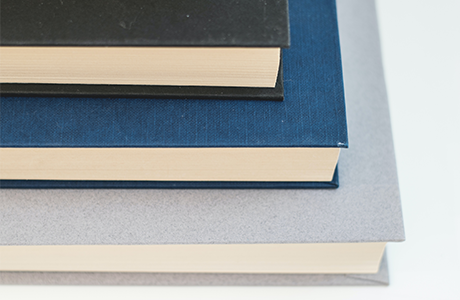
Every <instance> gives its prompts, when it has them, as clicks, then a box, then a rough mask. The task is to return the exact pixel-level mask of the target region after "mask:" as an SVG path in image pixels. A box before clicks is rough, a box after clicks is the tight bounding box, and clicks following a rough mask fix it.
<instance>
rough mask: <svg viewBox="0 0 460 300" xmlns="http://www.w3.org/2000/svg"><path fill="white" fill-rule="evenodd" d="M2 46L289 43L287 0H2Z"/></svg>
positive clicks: (249, 44)
mask: <svg viewBox="0 0 460 300" xmlns="http://www.w3.org/2000/svg"><path fill="white" fill-rule="evenodd" d="M1 5H2V10H1V15H0V16H1V21H0V25H1V27H2V34H1V37H0V44H1V45H2V46H26V45H27V46H161V47H169V46H180V47H184V46H189V47H190V46H193V47H288V46H289V15H288V4H287V0H263V1H261V0H256V1H238V0H214V1H207V0H195V1H183V0H156V1H148V0H147V1H146V0H134V1H133V0H117V1H111V0H99V1H90V0H80V1H71V0H60V1H59V0H46V1H28V0H2V2H1Z"/></svg>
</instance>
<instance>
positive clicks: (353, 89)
mask: <svg viewBox="0 0 460 300" xmlns="http://www.w3.org/2000/svg"><path fill="white" fill-rule="evenodd" d="M338 11H339V24H340V34H341V46H342V55H343V64H344V76H345V89H346V96H347V114H348V125H349V140H350V149H349V150H343V151H342V154H341V158H340V163H339V170H340V180H341V183H340V188H339V189H337V190H8V189H5V190H0V244H1V245H46V244H48V245H69V244H113V245H117V244H200V243H206V244H207V243H217V244H226V243H334V242H383V241H384V242H391V241H403V240H404V228H403V220H402V213H401V204H400V198H399V189H398V179H397V174H396V165H395V158H394V150H393V143H392V136H391V124H390V117H389V110H388V102H387V99H386V91H385V84H384V78H383V71H382V65H381V60H380V44H379V38H378V28H377V22H376V14H375V5H374V3H373V2H372V1H358V0H353V1H349V0H348V1H339V2H338ZM0 282H2V283H11V284H12V283H43V284H69V283H75V284H90V283H91V284H161V285H231V284H235V285H338V284H343V285H362V284H387V283H388V272H387V268H386V261H385V260H384V261H383V263H382V266H381V271H380V272H379V273H378V274H375V275H241V274H234V275H231V274H230V275H216V274H202V275H199V274H142V273H136V274H122V273H109V274H104V273H21V272H2V273H1V276H0Z"/></svg>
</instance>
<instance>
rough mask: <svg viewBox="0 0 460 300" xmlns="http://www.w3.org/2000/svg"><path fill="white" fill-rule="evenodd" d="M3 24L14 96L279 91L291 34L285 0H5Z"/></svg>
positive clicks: (7, 78) (7, 87)
mask: <svg viewBox="0 0 460 300" xmlns="http://www.w3.org/2000/svg"><path fill="white" fill-rule="evenodd" d="M0 25H1V28H2V31H1V39H0V43H1V47H0V51H1V55H2V62H1V68H2V75H1V77H0V82H1V83H3V86H2V93H7V94H10V95H12V94H15V95H21V94H28V95H35V94H38V95H40V94H43V95H52V94H53V93H54V94H56V95H69V94H80V95H91V96H97V95H98V93H99V94H100V93H101V92H95V90H98V91H103V90H104V91H106V94H107V95H109V96H113V95H125V94H126V95H128V96H136V97H137V96H146V95H151V96H159V97H169V96H171V97H176V96H178V95H181V94H182V92H176V91H173V92H171V89H170V88H168V86H182V87H184V88H182V89H183V90H185V92H184V94H187V95H186V96H185V97H189V96H193V95H194V94H198V95H199V97H200V98H206V95H210V96H209V97H210V98H214V97H219V95H224V96H223V97H224V98H225V97H226V95H230V96H228V98H232V97H233V96H235V97H236V98H240V99H241V98H246V97H248V98H267V99H279V98H280V96H279V95H280V90H281V91H282V86H280V80H278V78H280V76H279V74H278V70H279V69H280V51H281V48H284V47H288V46H289V43H290V41H289V20H288V7H287V0H264V1H259V0H257V1H256V0H255V1H237V0H213V1H205V0H197V1H180V0H157V1H147V0H118V1H113V0H101V1H88V0H81V1H71V0H55V1H54V0H48V1H30V0H2V1H1V24H0ZM63 84H65V85H68V87H65V88H62V87H59V86H55V85H63ZM85 85H99V87H97V88H96V87H86V86H85ZM111 85H119V87H118V88H114V87H110V86H111ZM101 86H105V88H102V87H101ZM123 86H126V87H123ZM133 86H138V88H137V89H136V88H134V89H133ZM146 86H158V87H157V88H155V89H149V88H147V87H146ZM198 86H200V88H197V89H196V93H195V92H194V91H193V87H198ZM202 86H206V87H223V86H224V87H231V88H234V87H242V88H246V89H248V90H247V91H244V90H241V91H230V90H228V91H227V90H221V89H218V90H216V89H215V88H214V89H210V90H209V92H206V91H203V90H202V89H203V88H201V87H202ZM186 87H187V88H186ZM280 87H281V89H280ZM252 89H255V90H256V91H254V90H252ZM189 90H190V92H189ZM102 93H104V92H102ZM258 94H260V96H258ZM245 95H247V96H245ZM235 97H233V98H235Z"/></svg>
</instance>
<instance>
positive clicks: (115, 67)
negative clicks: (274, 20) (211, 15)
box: [0, 47, 281, 88]
mask: <svg viewBox="0 0 460 300" xmlns="http://www.w3.org/2000/svg"><path fill="white" fill-rule="evenodd" d="M280 52H281V49H280V48H238V47H234V48H219V47H210V48H205V47H192V48H190V47H0V58H1V59H0V82H2V83H56V84H126V85H178V86H229V87H240V86H241V87H267V88H273V87H275V84H276V79H277V76H278V69H279V65H280Z"/></svg>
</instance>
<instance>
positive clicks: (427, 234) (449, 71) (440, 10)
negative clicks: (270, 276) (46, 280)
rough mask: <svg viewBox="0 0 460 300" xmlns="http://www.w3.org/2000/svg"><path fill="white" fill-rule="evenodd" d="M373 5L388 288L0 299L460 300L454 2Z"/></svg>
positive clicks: (188, 290) (63, 292)
mask: <svg viewBox="0 0 460 300" xmlns="http://www.w3.org/2000/svg"><path fill="white" fill-rule="evenodd" d="M344 1H346V0H344ZM363 1H367V0H363ZM377 4H378V5H377V8H378V15H379V23H380V32H381V38H382V50H383V60H384V68H385V75H386V81H387V88H388V94H389V100H390V107H391V116H392V122H393V134H394V139H395V147H396V159H397V164H398V173H399V180H400V187H401V197H402V204H403V213H404V221H405V227H406V238H407V240H406V242H404V243H400V244H390V245H389V246H388V258H389V265H390V280H391V284H390V286H389V287H103V286H96V287H81V286H57V287H55V286H0V299H2V300H3V299H66V300H68V299H81V298H89V299H203V300H205V299H417V300H421V299H440V300H443V299H455V300H458V299H460V176H459V173H460V155H459V154H458V152H459V150H460V58H459V57H460V17H459V16H460V0H458V1H456V0H377Z"/></svg>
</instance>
